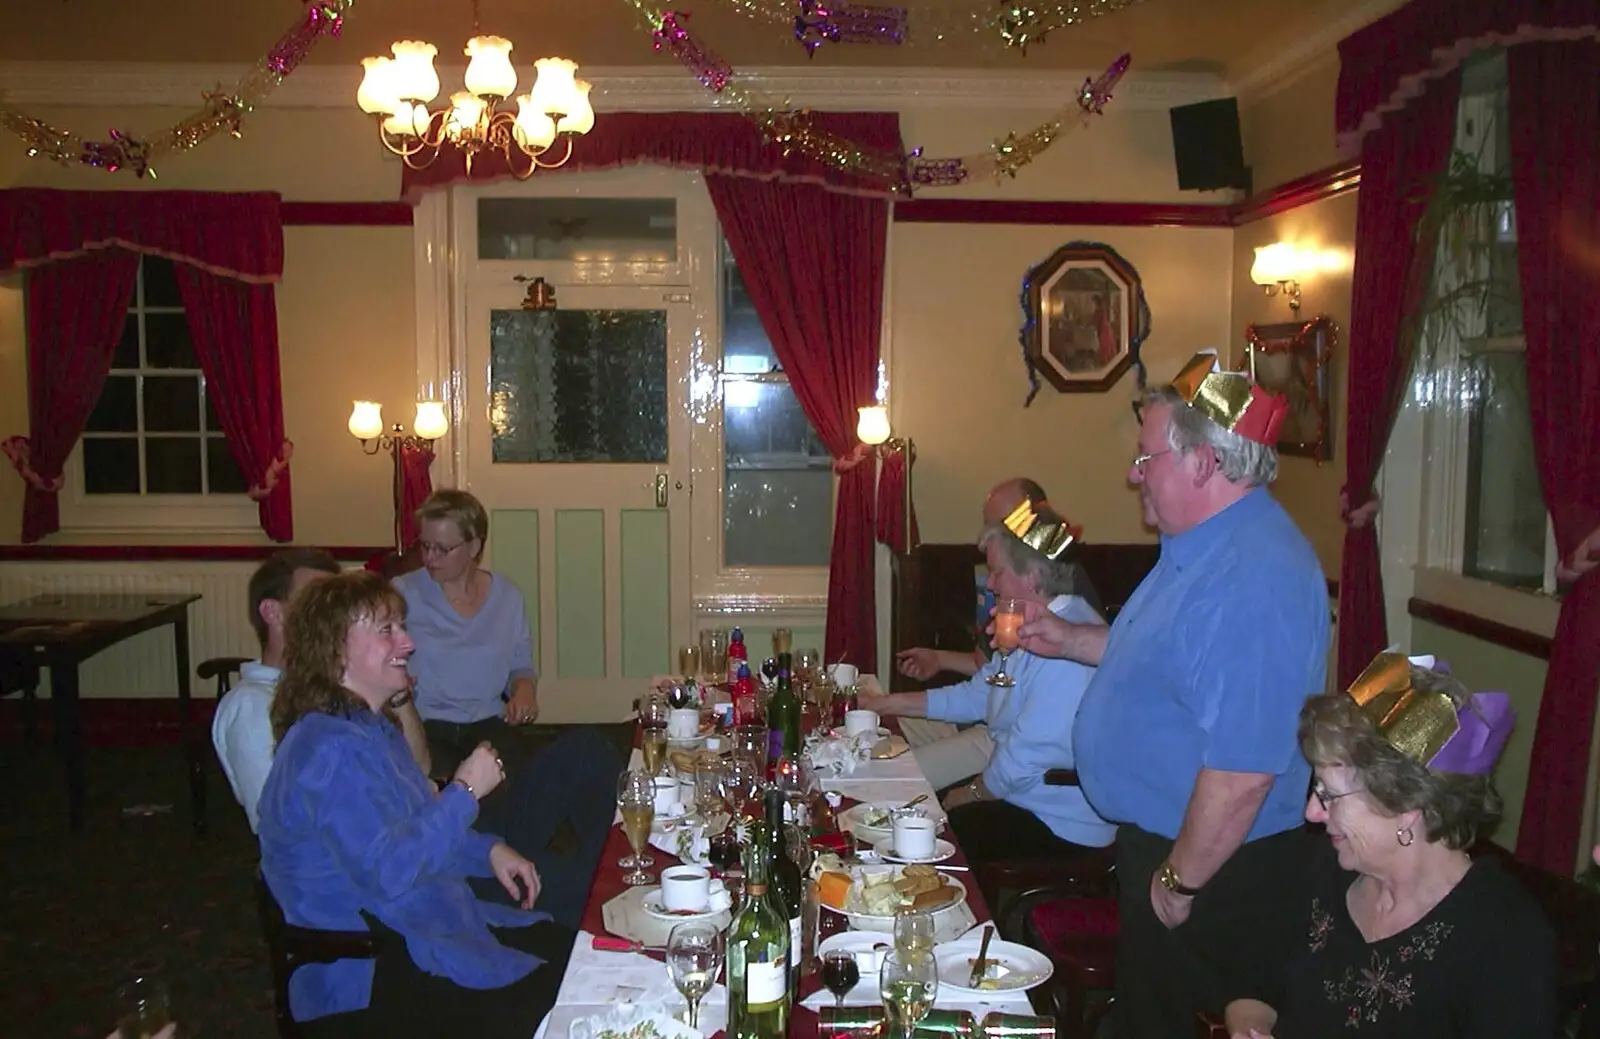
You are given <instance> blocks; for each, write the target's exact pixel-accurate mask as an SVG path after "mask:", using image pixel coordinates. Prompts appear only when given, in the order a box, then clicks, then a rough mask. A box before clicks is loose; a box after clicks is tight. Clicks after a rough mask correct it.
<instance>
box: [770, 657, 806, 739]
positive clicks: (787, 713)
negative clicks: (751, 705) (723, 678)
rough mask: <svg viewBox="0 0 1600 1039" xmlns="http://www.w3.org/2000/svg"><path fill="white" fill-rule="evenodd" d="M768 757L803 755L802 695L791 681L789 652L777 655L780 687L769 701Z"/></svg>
mask: <svg viewBox="0 0 1600 1039" xmlns="http://www.w3.org/2000/svg"><path fill="white" fill-rule="evenodd" d="M767 731H768V737H767V738H768V740H769V743H768V760H769V762H770V763H776V762H778V761H780V760H782V759H783V758H788V759H790V760H791V761H792V760H795V759H797V758H799V756H800V698H799V697H798V696H796V695H795V692H794V688H793V687H792V686H791V685H790V683H789V654H787V653H785V654H783V656H781V657H779V658H778V689H777V691H776V692H774V693H773V694H772V698H771V699H770V700H768V701H767Z"/></svg>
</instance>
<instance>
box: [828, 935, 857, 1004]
mask: <svg viewBox="0 0 1600 1039" xmlns="http://www.w3.org/2000/svg"><path fill="white" fill-rule="evenodd" d="M860 981H861V968H860V967H858V966H857V965H856V955H855V953H853V952H850V951H848V950H844V949H835V950H833V951H832V952H830V953H826V954H825V955H824V956H823V957H822V983H823V984H824V985H826V986H828V991H829V992H832V993H833V998H834V1000H835V1005H837V1006H841V1007H842V1006H844V997H845V996H846V995H847V994H848V993H849V991H850V990H851V989H853V988H855V987H856V985H857V984H858V983H859V982H860Z"/></svg>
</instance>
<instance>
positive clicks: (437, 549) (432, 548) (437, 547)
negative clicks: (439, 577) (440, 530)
mask: <svg viewBox="0 0 1600 1039" xmlns="http://www.w3.org/2000/svg"><path fill="white" fill-rule="evenodd" d="M465 544H466V542H465V541H457V542H456V543H455V544H453V545H441V544H439V543H438V542H437V541H419V542H417V551H418V552H420V553H421V554H422V556H423V558H424V559H426V558H427V557H429V556H447V555H449V554H450V553H452V552H454V551H455V550H456V549H458V548H460V547H461V546H462V545H465Z"/></svg>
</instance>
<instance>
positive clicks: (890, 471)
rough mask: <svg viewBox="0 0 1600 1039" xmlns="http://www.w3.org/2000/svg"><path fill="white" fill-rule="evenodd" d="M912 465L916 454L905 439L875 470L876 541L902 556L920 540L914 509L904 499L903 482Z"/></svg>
mask: <svg viewBox="0 0 1600 1039" xmlns="http://www.w3.org/2000/svg"><path fill="white" fill-rule="evenodd" d="M915 464H916V453H915V451H914V450H913V449H912V447H911V444H910V443H909V442H907V443H906V446H904V447H902V448H900V449H899V450H897V451H891V452H889V453H888V454H887V455H885V456H884V459H883V468H882V469H881V470H880V471H879V472H878V541H879V542H880V543H882V544H884V545H888V546H889V551H891V552H897V553H900V554H901V555H904V554H906V553H908V552H910V551H911V550H912V549H914V548H916V547H917V542H918V541H920V540H921V536H920V535H919V533H918V532H917V510H916V508H915V506H911V507H908V503H907V502H906V484H908V483H909V482H910V480H911V467H912V466H913V465H915Z"/></svg>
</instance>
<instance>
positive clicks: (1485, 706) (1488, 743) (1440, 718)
mask: <svg viewBox="0 0 1600 1039" xmlns="http://www.w3.org/2000/svg"><path fill="white" fill-rule="evenodd" d="M1414 666H1415V667H1419V668H1422V669H1423V670H1428V671H1438V672H1441V673H1448V669H1447V668H1446V667H1445V666H1444V665H1443V664H1441V663H1436V662H1435V661H1434V658H1433V657H1407V656H1405V655H1404V654H1401V653H1397V652H1394V651H1393V650H1389V651H1386V652H1383V653H1379V654H1378V656H1377V657H1376V658H1375V659H1374V660H1373V661H1372V663H1370V664H1368V665H1367V668H1366V670H1365V671H1363V672H1361V676H1360V677H1359V678H1357V679H1356V680H1355V681H1354V682H1352V683H1350V689H1349V692H1350V697H1351V698H1352V699H1353V700H1355V702H1356V704H1357V705H1358V706H1359V707H1360V708H1361V712H1362V713H1363V714H1365V715H1366V716H1367V717H1368V718H1369V719H1370V720H1371V721H1372V724H1373V726H1374V727H1375V728H1376V729H1377V730H1378V734H1379V735H1381V736H1382V737H1383V738H1384V739H1385V740H1386V741H1387V742H1388V743H1389V745H1390V746H1392V747H1394V748H1395V749H1396V750H1398V751H1400V753H1402V754H1404V755H1406V756H1407V757H1409V758H1411V759H1412V760H1413V761H1416V762H1417V763H1418V764H1420V765H1422V766H1424V767H1425V768H1429V769H1432V770H1433V771H1435V772H1454V773H1459V774H1462V775H1473V776H1482V775H1488V773H1489V772H1490V771H1492V770H1493V769H1494V763H1495V760H1496V759H1497V758H1499V756H1500V751H1501V750H1502V749H1504V748H1505V745H1506V740H1507V739H1508V738H1509V737H1510V736H1511V730H1512V729H1513V728H1515V726H1516V722H1517V716H1516V712H1515V711H1513V710H1512V709H1511V697H1509V696H1507V695H1506V694H1505V693H1474V694H1472V696H1470V697H1469V698H1468V699H1467V702H1466V703H1465V704H1464V705H1463V706H1462V707H1461V708H1460V709H1459V710H1458V709H1457V708H1456V705H1455V701H1454V700H1452V699H1451V698H1450V697H1449V696H1448V695H1446V694H1445V693H1442V692H1430V691H1427V690H1422V689H1417V688H1415V687H1414V686H1413V685H1412V682H1411V669H1412V667H1414Z"/></svg>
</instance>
